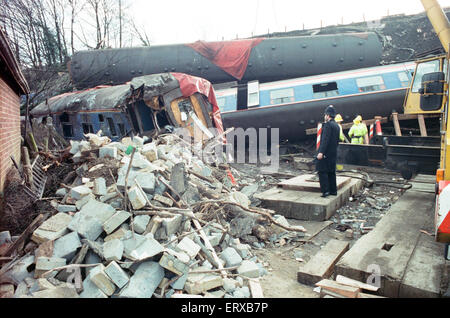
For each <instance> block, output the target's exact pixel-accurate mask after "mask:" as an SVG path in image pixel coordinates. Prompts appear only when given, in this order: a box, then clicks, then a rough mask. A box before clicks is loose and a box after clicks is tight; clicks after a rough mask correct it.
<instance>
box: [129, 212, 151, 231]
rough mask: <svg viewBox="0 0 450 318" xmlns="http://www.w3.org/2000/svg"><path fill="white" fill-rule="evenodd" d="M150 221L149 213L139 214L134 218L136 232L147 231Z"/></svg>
mask: <svg viewBox="0 0 450 318" xmlns="http://www.w3.org/2000/svg"><path fill="white" fill-rule="evenodd" d="M149 222H150V216H149V215H137V216H135V217H134V220H133V223H132V224H133V228H134V231H135V232H136V233H139V234H142V233H144V232H145V229H146V228H147V225H148V223H149Z"/></svg>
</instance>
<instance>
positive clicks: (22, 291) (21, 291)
mask: <svg viewBox="0 0 450 318" xmlns="http://www.w3.org/2000/svg"><path fill="white" fill-rule="evenodd" d="M27 294H28V286H27V283H25V282H23V281H22V282H20V283H19V285H17V288H16V292H15V293H14V298H20V297H21V296H25V295H27Z"/></svg>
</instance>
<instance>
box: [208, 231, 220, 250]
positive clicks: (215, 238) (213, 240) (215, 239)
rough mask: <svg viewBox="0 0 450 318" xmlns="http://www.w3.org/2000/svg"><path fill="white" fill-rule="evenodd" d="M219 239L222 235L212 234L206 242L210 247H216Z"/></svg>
mask: <svg viewBox="0 0 450 318" xmlns="http://www.w3.org/2000/svg"><path fill="white" fill-rule="evenodd" d="M221 238H222V234H220V233H213V234H212V235H209V236H208V240H209V242H210V243H211V246H212V247H215V246H218V245H219V243H220V239H221Z"/></svg>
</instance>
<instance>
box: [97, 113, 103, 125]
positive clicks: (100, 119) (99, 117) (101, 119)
mask: <svg viewBox="0 0 450 318" xmlns="http://www.w3.org/2000/svg"><path fill="white" fill-rule="evenodd" d="M98 121H99V122H101V123H103V122H104V121H105V117H103V114H98Z"/></svg>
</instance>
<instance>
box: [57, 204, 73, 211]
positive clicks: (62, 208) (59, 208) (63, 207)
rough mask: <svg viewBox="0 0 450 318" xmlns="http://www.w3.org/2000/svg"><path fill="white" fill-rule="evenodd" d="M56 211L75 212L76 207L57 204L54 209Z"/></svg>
mask: <svg viewBox="0 0 450 318" xmlns="http://www.w3.org/2000/svg"><path fill="white" fill-rule="evenodd" d="M56 210H57V211H58V212H76V211H77V207H76V206H75V205H69V204H58V206H57V207H56Z"/></svg>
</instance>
